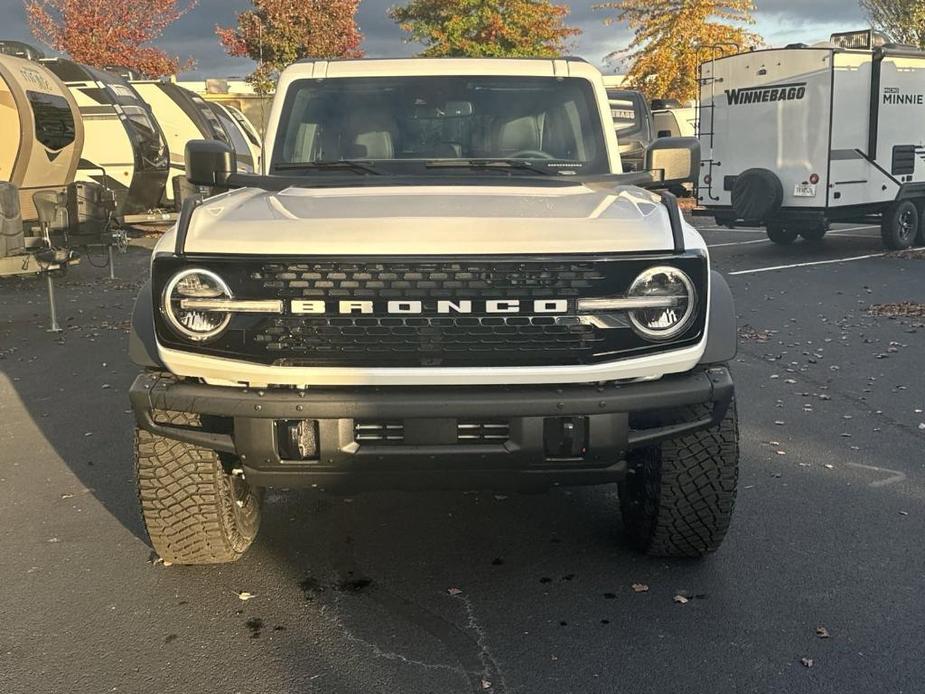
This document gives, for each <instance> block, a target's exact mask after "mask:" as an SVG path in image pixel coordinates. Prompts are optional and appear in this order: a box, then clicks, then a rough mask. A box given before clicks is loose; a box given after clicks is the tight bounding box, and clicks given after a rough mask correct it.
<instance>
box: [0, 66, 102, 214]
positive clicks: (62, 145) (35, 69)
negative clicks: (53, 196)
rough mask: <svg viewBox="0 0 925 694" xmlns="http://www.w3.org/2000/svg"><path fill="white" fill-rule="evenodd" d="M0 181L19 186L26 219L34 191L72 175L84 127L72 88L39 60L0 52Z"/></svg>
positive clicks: (32, 207)
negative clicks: (37, 61)
mask: <svg viewBox="0 0 925 694" xmlns="http://www.w3.org/2000/svg"><path fill="white" fill-rule="evenodd" d="M0 133H3V137H0V181H8V182H10V183H13V184H14V185H16V186H17V187H18V188H19V191H20V206H21V209H22V217H23V219H24V220H27V221H30V220H35V219H37V214H36V211H35V205H34V203H33V201H32V196H33V195H34V194H35V193H37V192H39V191H42V190H52V191H60V190H63V189H64V187H65V186H66V185H67V184H68V183H70V182H71V181H73V180H74V176H75V174H76V171H77V165H78V162H79V161H80V155H81V151H82V149H83V143H84V128H83V123H82V121H81V119H80V115H79V112H78V109H77V103H76V102H75V101H74V98H73V96H71V92H70V90H69V89H68V88H67V87H66V86H65V85H64V83H63V82H61V80H59V79H58V78H57V77H56V76H55V75H54V74H52V73H51V72H50V71H49V70H48V69H46V68H45V67H44V66H43V65H41V64H40V63H36V62H33V61H30V60H23V59H22V58H16V57H13V56H10V55H3V54H0Z"/></svg>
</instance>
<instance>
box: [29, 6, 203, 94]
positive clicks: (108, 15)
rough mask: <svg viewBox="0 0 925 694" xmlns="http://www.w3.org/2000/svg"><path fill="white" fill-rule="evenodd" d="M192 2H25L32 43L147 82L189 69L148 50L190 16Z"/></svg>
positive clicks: (186, 63) (189, 63)
mask: <svg viewBox="0 0 925 694" xmlns="http://www.w3.org/2000/svg"><path fill="white" fill-rule="evenodd" d="M195 5H196V0H188V1H187V2H185V3H181V2H180V1H179V0H130V1H129V0H27V1H26V3H25V6H26V15H27V16H28V19H29V26H30V28H31V29H32V33H33V34H34V35H35V37H36V38H37V39H39V40H40V41H42V42H43V43H45V44H47V45H49V46H51V47H52V48H54V49H55V50H57V51H61V52H63V53H66V54H67V55H69V56H70V57H71V58H72V59H74V60H76V61H77V62H78V63H84V64H86V65H91V66H93V67H108V66H119V67H127V68H130V69H132V70H135V71H137V72H140V73H141V74H143V75H145V76H146V77H161V76H163V75H172V74H175V73H177V72H179V71H180V70H183V69H188V68H189V67H191V66H192V61H189V60H187V61H185V62H181V60H180V59H179V58H175V57H171V56H169V55H167V54H166V53H165V52H164V51H162V50H160V49H159V48H156V47H154V46H151V45H149V44H150V43H151V42H152V41H154V40H155V39H157V38H159V37H160V36H161V35H162V34H163V33H164V30H165V29H166V28H167V27H168V26H170V25H171V24H173V23H174V22H175V21H177V20H178V19H180V17H182V16H183V15H185V14H186V13H187V12H189V11H190V10H191V9H192V8H193V7H194V6H195Z"/></svg>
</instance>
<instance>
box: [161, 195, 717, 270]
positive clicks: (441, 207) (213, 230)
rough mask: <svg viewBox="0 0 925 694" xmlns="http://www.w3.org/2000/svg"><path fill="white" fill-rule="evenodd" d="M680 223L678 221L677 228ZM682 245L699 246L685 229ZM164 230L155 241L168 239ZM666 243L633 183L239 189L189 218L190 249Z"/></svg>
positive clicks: (480, 249)
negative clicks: (604, 186) (599, 186)
mask: <svg viewBox="0 0 925 694" xmlns="http://www.w3.org/2000/svg"><path fill="white" fill-rule="evenodd" d="M685 226H686V225H685ZM685 235H686V237H687V238H686V242H687V244H688V247H689V248H700V247H702V245H703V242H702V240H701V239H700V237H699V235H697V234H696V232H694V231H693V229H690V228H688V229H686V234H685ZM172 237H173V234H169V235H168V237H165V238H164V239H162V242H163V244H162V245H163V246H164V247H167V244H172V242H173V241H172ZM672 247H673V243H672V235H671V225H670V222H669V218H668V213H667V210H666V208H665V207H664V206H663V205H662V204H661V203H660V201H659V198H658V196H656V195H654V194H652V193H650V192H648V191H645V190H642V189H640V188H635V187H625V186H621V187H612V188H608V189H606V190H599V189H592V188H590V187H587V186H584V185H579V184H576V185H574V186H568V187H545V186H518V187H513V186H491V187H489V186H466V185H456V186H447V187H445V186H414V187H410V186H389V187H349V188H288V189H286V190H283V191H281V192H279V193H270V192H267V191H264V190H259V189H252V188H248V189H242V190H237V191H233V192H230V193H226V194H224V195H220V196H217V197H215V198H211V199H209V200H207V201H206V202H205V203H204V204H203V205H202V207H200V208H199V209H198V210H197V211H196V213H195V214H194V215H193V219H192V222H191V224H190V228H189V232H188V235H187V240H186V246H185V250H186V251H187V252H189V253H232V254H253V255H459V254H466V255H475V254H478V255H493V254H529V255H538V254H544V253H608V252H613V253H626V252H646V251H668V250H671V249H672Z"/></svg>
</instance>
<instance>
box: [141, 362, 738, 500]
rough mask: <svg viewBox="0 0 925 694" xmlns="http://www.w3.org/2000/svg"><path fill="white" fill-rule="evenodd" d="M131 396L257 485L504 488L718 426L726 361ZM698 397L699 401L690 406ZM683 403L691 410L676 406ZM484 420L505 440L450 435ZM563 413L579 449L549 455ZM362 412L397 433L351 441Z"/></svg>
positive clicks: (585, 480) (152, 427)
mask: <svg viewBox="0 0 925 694" xmlns="http://www.w3.org/2000/svg"><path fill="white" fill-rule="evenodd" d="M130 396H131V400H132V406H133V409H134V411H135V417H136V420H137V422H138V426H139V427H141V428H142V429H146V430H148V431H150V432H152V433H155V434H158V435H161V436H164V437H166V438H169V439H174V440H177V441H183V442H186V443H191V444H194V445H198V446H202V447H205V448H211V449H213V450H216V451H219V452H222V453H227V454H232V455H234V456H237V457H238V458H239V459H240V467H241V469H243V471H244V473H245V475H246V476H247V478H248V480H249V481H251V482H252V483H253V484H256V485H258V486H271V487H272V486H276V487H296V486H309V485H319V486H325V487H328V488H330V487H333V486H336V485H341V484H343V485H345V486H351V487H352V486H368V487H417V486H420V487H427V488H434V487H463V488H475V487H489V488H501V487H509V486H515V487H524V486H533V485H536V486H549V485H551V484H563V485H569V484H600V483H607V482H613V481H619V480H620V479H622V477H623V476H624V475H625V472H626V464H625V457H626V454H627V452H628V451H630V450H632V449H634V448H639V447H641V446H647V445H651V444H655V443H658V442H660V441H663V440H666V439H670V438H674V437H677V436H681V435H683V434H687V433H691V432H693V431H697V430H700V429H706V428H710V427H713V426H716V425H718V424H719V422H720V421H721V420H722V418H723V417H724V416H725V414H726V410H727V408H728V407H729V403H730V402H731V400H732V397H733V384H732V378H731V376H730V374H729V371H728V370H727V369H726V368H725V367H710V368H707V369H700V370H697V371H694V372H691V373H687V374H683V375H677V376H670V377H666V378H663V379H661V380H659V381H652V382H643V383H632V384H624V385H616V384H605V385H600V386H598V385H569V386H539V387H538V386H510V387H488V386H479V387H455V386H454V387H422V388H361V387H357V388H312V389H309V390H308V391H295V390H290V389H273V388H271V389H267V390H251V389H238V388H226V387H218V386H208V385H202V384H197V383H191V382H182V381H180V382H178V381H177V380H176V379H174V378H172V377H165V376H162V375H159V374H154V373H147V374H142V375H140V376H139V377H138V378H137V379H136V380H135V382H134V384H133V385H132V388H131V391H130ZM697 405H700V406H703V407H699V408H691V406H697ZM159 410H170V411H180V412H193V413H196V414H199V415H201V416H202V417H201V419H202V421H203V428H202V429H185V428H180V427H176V426H169V425H163V424H159V423H157V422H156V421H155V412H156V411H159ZM681 411H687V412H694V414H693V415H691V416H689V417H687V418H684V417H678V416H677V414H676V413H678V412H681ZM662 413H675V416H673V417H669V418H668V421H670V422H671V423H670V424H665V423H664V421H665V420H664V419H662V421H661V422H659V421H656V420H654V419H653V417H652V416H651V415H659V414H662ZM299 420H316V421H317V455H314V456H313V458H314V459H313V460H310V461H305V460H297V461H294V460H284V459H283V456H282V455H281V454H280V450H281V446H280V442H279V431H280V427H279V423H280V422H293V421H299ZM485 420H490V421H492V422H504V425H503V426H504V427H506V428H505V429H503V431H504V432H505V434H506V435H507V437H506V439H505V440H500V441H499V440H478V441H475V442H470V441H464V440H463V437H462V436H461V435H460V437H459V438H457V436H456V433H455V432H457V431H462V429H458V428H457V427H458V426H461V425H462V423H463V422H472V421H485ZM569 421H571V422H574V423H575V424H577V425H578V429H579V430H580V431H581V432H582V434H581V436H583V437H584V438H583V441H584V444H583V445H582V446H581V449H582V450H581V453H580V455H575V456H569V457H562V456H561V455H559V454H556V455H550V452H549V451H550V448H549V440H550V430H551V429H553V430H554V429H555V428H556V427H557V426H559V425H560V424H561V423H563V422H569ZM364 422H400V423H402V426H403V431H404V440H401V441H398V442H394V441H373V442H366V441H362V439H361V440H358V438H359V437H358V436H357V433H358V429H357V424H358V423H364ZM652 422H655V423H654V424H653V423H652ZM470 426H471V425H470ZM235 465H236V466H237V465H238V463H235Z"/></svg>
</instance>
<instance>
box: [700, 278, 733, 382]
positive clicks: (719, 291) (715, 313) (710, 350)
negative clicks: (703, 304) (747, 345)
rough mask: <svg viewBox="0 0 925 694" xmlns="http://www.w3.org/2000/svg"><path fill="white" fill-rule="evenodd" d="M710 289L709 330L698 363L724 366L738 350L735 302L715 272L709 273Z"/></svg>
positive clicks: (727, 287)
mask: <svg viewBox="0 0 925 694" xmlns="http://www.w3.org/2000/svg"><path fill="white" fill-rule="evenodd" d="M710 288H711V291H710V306H709V307H708V310H709V312H710V313H709V316H710V328H709V333H708V334H707V349H706V351H705V352H704V353H703V357H701V359H700V363H701V364H725V363H726V362H730V361H732V360H733V359H735V356H736V353H737V352H738V349H739V337H738V330H737V327H736V309H735V300H734V299H733V298H732V290H731V289H729V285H728V284H727V283H726V279H725V278H724V277H723V276H722V275H721V274H719V273H718V272H717V271H716V270H713V271H712V272H711V273H710Z"/></svg>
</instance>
